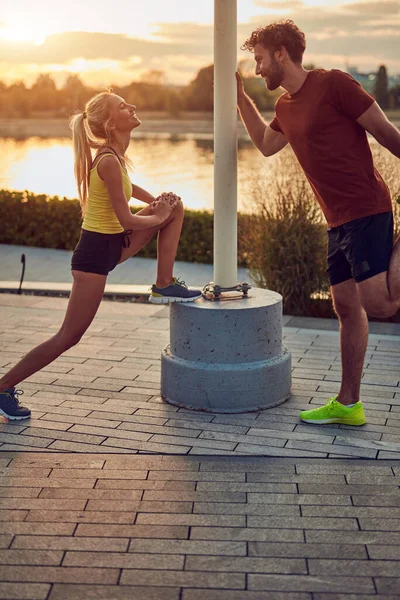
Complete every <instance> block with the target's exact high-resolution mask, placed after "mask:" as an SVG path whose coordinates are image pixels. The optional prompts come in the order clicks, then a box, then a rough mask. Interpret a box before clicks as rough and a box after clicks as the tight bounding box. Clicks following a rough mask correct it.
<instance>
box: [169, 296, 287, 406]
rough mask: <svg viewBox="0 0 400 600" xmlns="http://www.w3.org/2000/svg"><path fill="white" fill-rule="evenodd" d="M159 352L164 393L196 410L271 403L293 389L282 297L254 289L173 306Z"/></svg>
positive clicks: (281, 399) (275, 402)
mask: <svg viewBox="0 0 400 600" xmlns="http://www.w3.org/2000/svg"><path fill="white" fill-rule="evenodd" d="M170 319H171V327H170V344H169V345H168V346H167V347H166V348H165V349H164V350H163V352H162V356H161V395H162V397H163V398H164V400H165V401H166V402H168V403H170V404H174V405H176V406H181V407H185V408H189V409H193V410H202V411H207V412H217V413H240V412H249V411H255V410H261V409H265V408H270V407H272V406H276V405H278V404H281V403H282V402H284V401H285V400H286V399H287V398H288V397H289V393H290V385H291V356H290V353H289V352H288V350H286V348H284V347H283V346H282V297H281V296H280V294H277V293H276V292H272V291H269V290H261V289H258V288H252V289H251V290H250V292H249V296H248V297H247V298H246V297H245V298H243V299H240V300H219V301H216V302H212V301H210V300H205V299H200V300H198V301H196V302H192V303H183V304H180V303H174V304H172V305H171V317H170Z"/></svg>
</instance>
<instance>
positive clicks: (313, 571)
mask: <svg viewBox="0 0 400 600" xmlns="http://www.w3.org/2000/svg"><path fill="white" fill-rule="evenodd" d="M308 568H309V573H310V575H311V576H322V577H324V576H330V577H342V576H345V575H346V574H348V572H349V569H351V570H352V572H354V573H357V578H358V577H362V576H371V577H378V576H383V577H390V576H395V575H396V574H397V573H398V569H399V565H398V563H397V562H395V561H388V560H368V561H366V560H365V561H359V560H335V559H329V560H322V559H316V558H310V559H309V561H308ZM399 581H400V578H399ZM399 589H400V588H399Z"/></svg>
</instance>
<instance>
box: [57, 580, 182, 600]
mask: <svg viewBox="0 0 400 600" xmlns="http://www.w3.org/2000/svg"><path fill="white" fill-rule="evenodd" d="M111 598H112V600H180V588H179V587H178V588H172V587H170V588H166V587H158V588H154V587H149V586H146V587H137V586H135V587H133V586H128V585H124V586H113V587H111V586H109V585H101V586H100V585H90V586H89V585H71V584H57V583H56V584H55V585H54V586H53V589H52V592H51V594H50V597H49V600H111Z"/></svg>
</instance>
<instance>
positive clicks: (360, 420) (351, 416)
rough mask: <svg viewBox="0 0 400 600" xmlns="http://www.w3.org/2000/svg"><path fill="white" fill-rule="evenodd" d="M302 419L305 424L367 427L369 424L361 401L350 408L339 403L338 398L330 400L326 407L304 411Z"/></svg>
mask: <svg viewBox="0 0 400 600" xmlns="http://www.w3.org/2000/svg"><path fill="white" fill-rule="evenodd" d="M300 419H301V420H302V421H304V422H305V423H314V424H316V425H325V424H327V423H341V424H342V425H365V423H366V422H367V420H366V418H365V414H364V407H363V405H362V402H361V400H359V401H358V402H356V403H355V404H354V406H351V407H350V408H348V407H347V406H344V405H343V404H341V403H340V402H338V401H337V396H334V397H333V398H329V400H328V403H327V404H325V406H320V407H319V408H314V409H313V410H303V411H302V412H301V413H300Z"/></svg>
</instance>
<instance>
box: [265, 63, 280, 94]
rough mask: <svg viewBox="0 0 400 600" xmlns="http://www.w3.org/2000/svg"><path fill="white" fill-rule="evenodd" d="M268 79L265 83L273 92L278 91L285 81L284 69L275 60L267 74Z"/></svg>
mask: <svg viewBox="0 0 400 600" xmlns="http://www.w3.org/2000/svg"><path fill="white" fill-rule="evenodd" d="M266 78H267V81H266V82H265V83H266V85H267V88H268V89H269V90H270V91H271V92H273V91H274V90H276V89H278V87H279V86H280V85H281V83H282V81H283V68H282V67H281V65H280V64H279V63H278V61H277V60H275V59H274V60H273V61H272V63H271V66H270V67H269V69H268V71H267V72H266Z"/></svg>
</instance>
